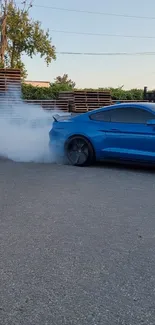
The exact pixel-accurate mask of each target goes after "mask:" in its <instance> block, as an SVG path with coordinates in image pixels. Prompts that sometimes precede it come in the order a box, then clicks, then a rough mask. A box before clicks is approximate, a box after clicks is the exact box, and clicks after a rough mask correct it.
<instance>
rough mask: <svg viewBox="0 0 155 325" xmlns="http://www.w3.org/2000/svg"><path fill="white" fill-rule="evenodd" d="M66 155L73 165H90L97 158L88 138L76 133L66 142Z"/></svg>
mask: <svg viewBox="0 0 155 325" xmlns="http://www.w3.org/2000/svg"><path fill="white" fill-rule="evenodd" d="M65 155H66V157H67V160H68V162H69V163H70V164H71V165H72V166H78V167H84V166H90V165H91V164H92V163H93V161H94V158H95V154H94V149H93V146H92V144H91V143H90V141H89V140H88V139H86V138H85V137H83V136H80V135H76V136H73V137H71V138H69V139H68V140H67V142H66V144H65Z"/></svg>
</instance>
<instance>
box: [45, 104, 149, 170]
mask: <svg viewBox="0 0 155 325" xmlns="http://www.w3.org/2000/svg"><path fill="white" fill-rule="evenodd" d="M49 137H50V147H51V149H52V150H54V152H55V153H56V154H57V155H58V156H63V157H66V158H67V161H68V162H69V163H70V164H72V165H74V166H86V165H90V164H92V163H93V162H94V161H95V160H96V161H100V160H103V161H115V162H116V161H122V162H138V163H147V164H148V163H151V164H155V104H154V103H130V104H129V103H126V104H116V105H112V106H107V107H104V108H100V109H96V110H93V111H91V112H87V113H83V114H79V115H76V116H73V115H70V116H67V117H66V118H65V117H64V118H62V117H61V119H59V118H58V117H56V116H55V117H54V123H53V126H52V129H51V130H50V132H49Z"/></svg>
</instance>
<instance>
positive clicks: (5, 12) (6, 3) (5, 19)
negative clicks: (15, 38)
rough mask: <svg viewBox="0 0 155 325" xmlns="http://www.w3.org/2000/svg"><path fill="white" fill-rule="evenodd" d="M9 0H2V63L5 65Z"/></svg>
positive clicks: (0, 40)
mask: <svg viewBox="0 0 155 325" xmlns="http://www.w3.org/2000/svg"><path fill="white" fill-rule="evenodd" d="M7 5H8V2H7V0H4V4H3V0H0V6H1V11H0V30H1V35H0V64H1V65H2V66H3V67H4V56H5V51H6V48H7V37H6V21H7Z"/></svg>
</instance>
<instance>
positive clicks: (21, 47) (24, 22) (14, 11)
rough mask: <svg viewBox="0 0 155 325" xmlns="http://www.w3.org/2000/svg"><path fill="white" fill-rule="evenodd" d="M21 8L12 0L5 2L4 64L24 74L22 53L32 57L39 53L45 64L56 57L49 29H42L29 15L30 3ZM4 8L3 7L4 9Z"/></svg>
mask: <svg viewBox="0 0 155 325" xmlns="http://www.w3.org/2000/svg"><path fill="white" fill-rule="evenodd" d="M26 3H27V2H26V1H24V5H23V8H22V9H20V8H18V7H17V5H16V4H15V2H14V1H13V0H10V1H9V2H8V4H7V23H6V37H7V47H6V51H5V56H4V66H5V67H9V68H19V69H21V70H22V72H23V76H24V77H25V75H26V70H25V66H24V63H23V62H22V55H23V54H26V55H28V56H29V57H30V58H32V57H33V56H34V55H36V54H40V57H41V58H44V60H45V62H46V64H47V65H49V64H50V63H51V62H52V59H54V60H55V59H56V54H55V47H54V46H53V45H52V40H51V38H50V35H49V30H47V31H44V30H43V29H42V28H41V23H40V22H39V21H34V20H33V19H31V18H30V16H29V9H30V7H31V4H30V5H27V6H26ZM5 9H6V8H4V10H5Z"/></svg>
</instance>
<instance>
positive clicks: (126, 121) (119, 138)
mask: <svg viewBox="0 0 155 325" xmlns="http://www.w3.org/2000/svg"><path fill="white" fill-rule="evenodd" d="M154 117H155V116H154V114H153V113H152V112H150V111H148V110H145V109H141V108H137V107H133V106H131V107H130V106H127V107H119V108H112V109H110V110H107V111H105V112H104V116H103V115H102V122H101V124H100V129H101V130H102V132H103V133H104V134H105V137H104V139H103V143H102V148H101V151H102V152H101V155H102V156H103V158H114V159H115V158H119V159H121V158H122V159H132V160H137V159H144V160H150V159H152V156H155V127H154V126H151V125H147V121H148V120H151V119H154Z"/></svg>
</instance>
